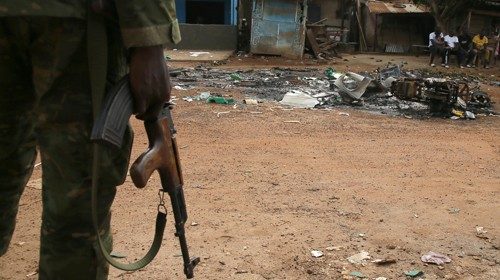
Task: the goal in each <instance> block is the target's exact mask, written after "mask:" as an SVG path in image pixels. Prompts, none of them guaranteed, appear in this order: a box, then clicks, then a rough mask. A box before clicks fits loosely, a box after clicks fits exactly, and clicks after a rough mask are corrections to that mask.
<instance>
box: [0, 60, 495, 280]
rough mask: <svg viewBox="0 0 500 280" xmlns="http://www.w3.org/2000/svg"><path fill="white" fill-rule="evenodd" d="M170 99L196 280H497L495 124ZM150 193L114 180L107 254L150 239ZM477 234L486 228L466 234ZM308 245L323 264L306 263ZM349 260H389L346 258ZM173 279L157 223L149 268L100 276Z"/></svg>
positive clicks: (140, 145) (26, 203)
mask: <svg viewBox="0 0 500 280" xmlns="http://www.w3.org/2000/svg"><path fill="white" fill-rule="evenodd" d="M225 67H228V66H225ZM234 67H238V66H234ZM196 93H197V91H184V92H178V91H176V92H175V93H174V95H177V97H181V96H185V95H194V94H196ZM230 94H232V95H233V97H235V98H236V99H238V100H241V99H242V98H243V96H242V95H241V94H240V93H238V92H231V93H230ZM495 96H498V95H495ZM497 101H498V99H497ZM178 104H179V105H178V106H177V107H176V109H175V111H174V116H175V121H176V123H177V126H178V131H179V135H178V139H179V140H178V141H179V146H180V147H181V150H180V153H181V159H182V163H183V167H184V175H185V183H186V186H185V193H186V198H187V203H188V211H189V214H190V218H189V221H188V224H187V226H186V228H187V237H188V242H189V245H190V250H191V253H192V254H193V255H197V256H200V257H201V259H202V263H201V264H200V265H199V266H198V267H197V268H196V273H195V274H196V279H343V278H349V277H350V276H348V275H349V274H350V273H351V272H353V271H358V272H361V273H362V274H363V275H365V276H366V277H368V278H369V279H374V278H376V277H387V278H388V279H405V276H404V274H403V273H404V272H405V271H409V270H411V269H420V270H422V271H423V272H424V275H423V276H421V277H420V278H423V279H499V275H500V264H499V261H500V253H499V252H500V251H499V248H500V241H499V236H500V235H499V234H500V223H499V221H500V219H499V217H500V202H499V192H500V166H499V162H500V141H499V139H500V119H499V118H498V117H481V118H479V119H478V120H476V121H452V120H449V119H406V118H403V117H389V116H379V115H374V114H371V113H367V112H361V111H356V110H352V109H342V110H340V109H335V108H334V109H333V110H303V109H294V110H292V111H287V110H282V109H280V108H278V107H277V106H278V104H277V103H274V102H265V103H263V104H259V105H258V106H248V107H240V108H238V109H233V108H232V107H231V106H229V107H226V106H224V105H209V104H205V103H203V102H192V103H187V102H183V101H182V100H180V101H178ZM226 111H230V113H224V114H219V116H217V112H226ZM341 111H342V112H348V113H349V114H350V115H349V116H345V115H339V112H341ZM256 112H259V113H256ZM290 121H293V122H290ZM133 126H134V127H135V130H136V146H135V148H134V151H133V152H134V155H133V157H136V156H137V155H138V154H139V153H140V152H142V150H143V149H144V147H145V146H146V144H147V142H146V141H147V139H146V137H145V135H144V133H143V132H142V129H141V124H140V123H139V122H137V121H135V120H133ZM40 176H41V174H40V170H37V171H36V172H35V174H34V175H33V178H32V179H31V181H30V183H29V187H28V188H27V189H26V191H25V194H24V196H23V198H22V202H21V203H22V206H21V207H20V213H19V216H18V227H17V230H16V233H15V236H14V239H13V243H12V246H11V249H10V251H9V252H8V253H7V255H6V256H4V257H2V258H1V259H0V279H35V278H36V277H37V275H36V274H35V273H34V272H35V271H36V267H37V259H38V257H37V254H38V246H39V242H38V233H39V226H40V211H41V201H40V198H41V197H40V190H39V189H37V186H38V185H39V184H40ZM157 186H158V179H157V178H153V179H152V181H151V182H150V187H149V189H147V190H136V189H135V188H134V187H133V186H132V183H131V182H130V178H128V180H127V182H126V185H125V186H122V187H120V189H119V191H118V197H117V200H116V202H115V204H114V208H113V209H114V213H113V215H114V218H113V232H114V234H115V250H116V251H119V252H121V253H123V254H125V255H127V258H126V260H128V261H132V260H134V259H135V258H136V257H139V256H140V255H141V254H143V253H144V251H145V250H147V248H146V247H147V245H148V244H149V242H150V239H151V238H152V233H153V224H154V221H153V219H154V215H155V214H154V212H155V210H156V204H157V194H156V189H157ZM169 217H171V216H169ZM193 222H195V223H194V224H192V223H193ZM477 226H479V227H484V230H486V231H487V233H485V234H483V235H481V236H477V235H476V227H477ZM311 250H321V251H322V252H323V253H324V256H323V257H321V258H313V257H311V253H310V252H311ZM361 251H367V252H368V253H369V254H370V256H371V257H372V259H377V258H390V259H395V260H396V263H394V264H389V265H386V266H378V265H376V264H374V263H371V262H370V261H368V262H367V263H366V264H365V265H353V264H351V263H349V262H348V261H347V260H346V258H347V257H349V256H351V255H354V254H357V253H359V252H361ZM428 251H434V252H439V253H443V254H446V255H448V256H449V257H450V258H451V259H452V261H451V263H449V264H445V265H443V266H442V267H438V266H436V265H428V266H427V265H424V263H422V262H421V261H420V257H421V256H422V255H423V254H425V253H427V252H428ZM27 275H30V276H27ZM183 277H184V276H183V274H182V259H181V258H180V257H179V246H178V242H177V240H176V239H174V236H173V224H172V221H171V220H170V221H169V224H168V226H167V234H166V236H165V240H164V246H163V247H162V249H161V251H160V253H159V256H158V257H157V258H156V260H155V261H154V262H153V263H152V264H151V265H149V266H148V267H146V268H145V269H143V270H141V271H137V272H134V273H124V272H121V271H118V270H115V269H112V271H111V276H110V279H183ZM415 279H418V278H415Z"/></svg>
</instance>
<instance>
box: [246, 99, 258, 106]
mask: <svg viewBox="0 0 500 280" xmlns="http://www.w3.org/2000/svg"><path fill="white" fill-rule="evenodd" d="M243 103H245V104H247V105H258V104H259V101H257V99H243Z"/></svg>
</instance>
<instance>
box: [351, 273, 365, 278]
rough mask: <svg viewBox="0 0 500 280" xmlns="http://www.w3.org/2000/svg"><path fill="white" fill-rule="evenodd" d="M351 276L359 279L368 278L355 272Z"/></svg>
mask: <svg viewBox="0 0 500 280" xmlns="http://www.w3.org/2000/svg"><path fill="white" fill-rule="evenodd" d="M349 275H351V276H354V277H357V278H366V276H364V275H363V273H361V272H359V271H353V272H351V273H350V274H349Z"/></svg>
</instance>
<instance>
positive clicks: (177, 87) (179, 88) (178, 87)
mask: <svg viewBox="0 0 500 280" xmlns="http://www.w3.org/2000/svg"><path fill="white" fill-rule="evenodd" d="M174 89H176V90H187V88H183V87H181V86H179V85H177V86H174Z"/></svg>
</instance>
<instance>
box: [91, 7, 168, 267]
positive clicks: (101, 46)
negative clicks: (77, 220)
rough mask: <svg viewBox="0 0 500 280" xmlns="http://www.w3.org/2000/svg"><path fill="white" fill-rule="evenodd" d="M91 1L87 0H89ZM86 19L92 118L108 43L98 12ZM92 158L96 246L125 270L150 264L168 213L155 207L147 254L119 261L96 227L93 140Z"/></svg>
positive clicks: (97, 150) (96, 151)
mask: <svg viewBox="0 0 500 280" xmlns="http://www.w3.org/2000/svg"><path fill="white" fill-rule="evenodd" d="M89 2H90V1H89ZM89 7H90V5H89ZM87 16H88V20H87V57H88V64H89V72H90V85H91V91H92V110H93V117H94V121H96V120H97V117H98V115H99V113H100V109H101V105H102V99H103V97H104V92H105V90H106V77H107V66H108V65H107V62H108V43H107V34H106V25H105V22H104V19H103V17H102V16H101V15H99V14H97V13H94V12H93V11H92V10H91V9H90V8H89V11H88V15H87ZM93 150H94V154H93V161H92V195H91V196H92V203H91V207H92V223H93V226H94V230H95V233H96V236H97V242H98V244H99V249H100V251H101V253H102V255H103V256H104V258H105V259H106V261H107V262H108V263H110V264H111V265H112V266H114V267H116V268H118V269H121V270H126V271H134V270H139V269H141V268H143V267H145V266H146V265H147V264H149V263H150V262H151V261H152V260H153V259H154V257H155V256H156V254H157V253H158V251H159V250H160V247H161V242H162V239H163V232H164V229H165V224H166V222H167V214H166V213H162V212H160V211H158V215H157V216H156V228H155V236H154V240H153V243H152V244H151V247H150V249H149V251H148V252H147V253H146V255H145V256H144V257H143V258H142V259H140V260H139V261H137V262H134V263H120V262H118V261H116V260H115V259H113V257H111V255H110V254H109V252H108V251H107V249H106V248H105V247H104V242H103V241H102V239H101V235H100V231H99V223H98V218H97V216H98V215H97V213H98V209H97V208H98V207H97V192H98V191H97V189H98V184H99V183H98V181H99V175H98V174H99V173H98V172H99V170H100V168H99V163H100V160H99V158H100V154H101V151H100V147H99V144H98V143H94V144H93Z"/></svg>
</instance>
